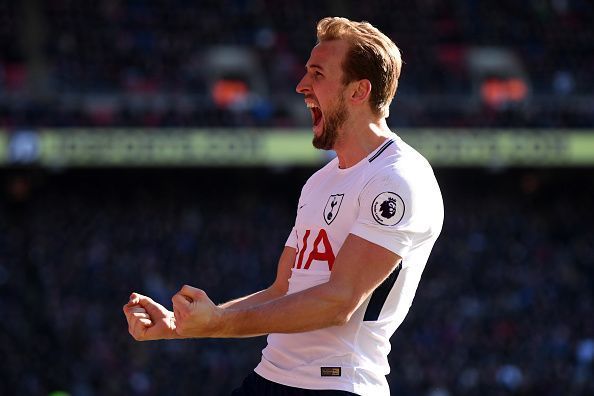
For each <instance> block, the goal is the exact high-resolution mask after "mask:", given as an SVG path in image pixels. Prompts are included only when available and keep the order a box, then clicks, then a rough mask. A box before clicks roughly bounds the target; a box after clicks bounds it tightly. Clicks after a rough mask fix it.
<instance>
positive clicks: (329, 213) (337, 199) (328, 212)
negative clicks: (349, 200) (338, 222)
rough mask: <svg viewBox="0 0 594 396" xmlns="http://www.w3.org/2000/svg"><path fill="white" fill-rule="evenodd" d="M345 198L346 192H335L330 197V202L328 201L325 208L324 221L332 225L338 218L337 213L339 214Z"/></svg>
mask: <svg viewBox="0 0 594 396" xmlns="http://www.w3.org/2000/svg"><path fill="white" fill-rule="evenodd" d="M343 198H344V194H334V195H330V198H328V202H326V207H325V208H324V221H325V222H326V224H328V225H330V224H331V223H332V222H333V221H334V219H335V218H336V215H338V211H339V210H340V204H342V199H343Z"/></svg>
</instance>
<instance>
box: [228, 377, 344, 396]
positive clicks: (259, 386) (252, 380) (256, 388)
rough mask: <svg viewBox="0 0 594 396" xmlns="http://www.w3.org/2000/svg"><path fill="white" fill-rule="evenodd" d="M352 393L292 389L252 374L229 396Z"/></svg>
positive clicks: (336, 394)
mask: <svg viewBox="0 0 594 396" xmlns="http://www.w3.org/2000/svg"><path fill="white" fill-rule="evenodd" d="M345 395H354V393H351V392H347V391H341V390H313V389H301V388H293V387H292V386H286V385H281V384H277V383H276V382H272V381H268V380H267V379H266V378H262V377H260V376H259V375H258V374H256V373H255V372H252V373H251V374H250V375H248V376H247V377H246V378H245V379H244V380H243V383H242V384H241V386H240V387H239V388H237V389H235V390H234V391H233V393H231V396H345Z"/></svg>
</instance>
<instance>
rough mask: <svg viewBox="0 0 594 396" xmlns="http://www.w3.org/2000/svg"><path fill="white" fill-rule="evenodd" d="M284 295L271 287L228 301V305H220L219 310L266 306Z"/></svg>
mask: <svg viewBox="0 0 594 396" xmlns="http://www.w3.org/2000/svg"><path fill="white" fill-rule="evenodd" d="M283 295H284V293H282V292H281V291H278V290H276V289H274V288H273V287H269V288H268V289H264V290H260V291H259V292H256V293H253V294H250V295H248V296H245V297H240V298H237V299H235V300H231V301H227V302H226V303H223V304H219V308H225V309H228V308H233V309H242V308H249V307H254V306H256V305H260V304H264V303H267V302H269V301H272V300H274V299H277V298H279V297H282V296H283Z"/></svg>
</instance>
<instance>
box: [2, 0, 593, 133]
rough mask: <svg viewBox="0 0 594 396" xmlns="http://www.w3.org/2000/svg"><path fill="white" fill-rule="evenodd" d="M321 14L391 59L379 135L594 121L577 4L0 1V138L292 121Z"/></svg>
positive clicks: (582, 11) (501, 0)
mask: <svg viewBox="0 0 594 396" xmlns="http://www.w3.org/2000/svg"><path fill="white" fill-rule="evenodd" d="M328 15H343V16H347V17H350V18H352V19H357V20H368V21H371V22H372V23H374V24H375V25H376V26H378V27H379V28H380V29H382V30H383V31H384V32H386V33H387V34H388V35H390V36H391V37H392V38H393V39H394V40H395V41H396V43H397V44H398V45H399V46H400V48H401V49H402V51H403V58H404V61H405V66H404V71H403V75H402V80H401V84H400V92H399V95H398V97H397V98H398V99H397V101H396V103H395V104H394V106H393V109H392V117H391V118H390V122H391V123H392V125H394V126H413V127H422V126H432V127H433V126H454V127H456V126H468V127H473V126H491V127H493V126H504V127H505V126H515V127H557V128H558V127H586V126H591V125H592V124H593V122H594V95H593V94H592V93H593V92H594V79H593V78H592V70H593V69H594V28H593V27H592V20H593V19H594V4H593V3H592V2H591V1H588V0H526V1H517V0H488V1H475V0H439V1H437V0H415V1H406V2H398V3H397V5H394V3H393V2H391V1H388V0H367V1H364V2H356V3H355V2H352V3H351V2H343V1H337V0H304V1H301V2H299V4H296V3H294V2H292V1H272V0H216V1H213V0H203V1H187V0H168V1H151V2H147V1H118V0H102V1H89V0H84V1H78V0H77V1H74V0H47V1H25V2H10V1H0V43H1V44H2V56H1V57H0V127H5V128H9V129H12V128H23V127H44V126H66V127H68V126H145V127H161V126H178V127H183V126H192V127H196V126H215V127H216V126H262V127H270V126H272V127H286V126H304V125H307V123H308V114H307V113H306V111H305V110H304V108H303V103H302V101H301V100H300V98H299V97H298V96H297V95H295V94H294V93H293V89H294V87H295V85H296V83H297V82H298V80H299V78H300V77H301V75H302V73H303V66H304V64H305V61H306V60H307V57H308V55H309V50H310V49H311V47H312V46H313V45H314V43H315V35H314V28H315V22H316V21H317V20H319V19H320V18H321V17H324V16H328ZM485 60H486V61H487V63H488V65H485V62H484V61H485ZM489 65H490V66H489Z"/></svg>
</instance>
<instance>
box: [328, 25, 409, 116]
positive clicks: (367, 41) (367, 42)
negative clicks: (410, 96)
mask: <svg viewBox="0 0 594 396" xmlns="http://www.w3.org/2000/svg"><path fill="white" fill-rule="evenodd" d="M317 38H318V43H320V42H322V41H331V40H346V41H347V42H348V43H349V44H350V48H349V50H348V52H347V54H346V56H345V59H344V61H343V64H342V69H343V72H344V79H343V83H344V84H348V83H350V82H352V81H356V80H362V79H367V80H369V81H370V82H371V94H370V100H369V102H370V103H369V104H370V106H371V110H372V111H373V112H374V114H376V115H379V116H382V117H387V116H388V114H389V108H390V103H392V99H393V98H394V96H395V95H396V89H397V88H398V79H399V78H400V70H401V69H402V58H401V55H400V50H399V49H398V47H397V46H396V44H394V42H393V41H392V40H390V38H389V37H388V36H386V35H385V34H383V33H382V32H381V31H379V29H377V28H376V27H374V26H373V25H371V24H370V23H369V22H365V21H363V22H354V21H351V20H349V19H347V18H340V17H328V18H324V19H322V20H320V21H319V22H318V25H317Z"/></svg>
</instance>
